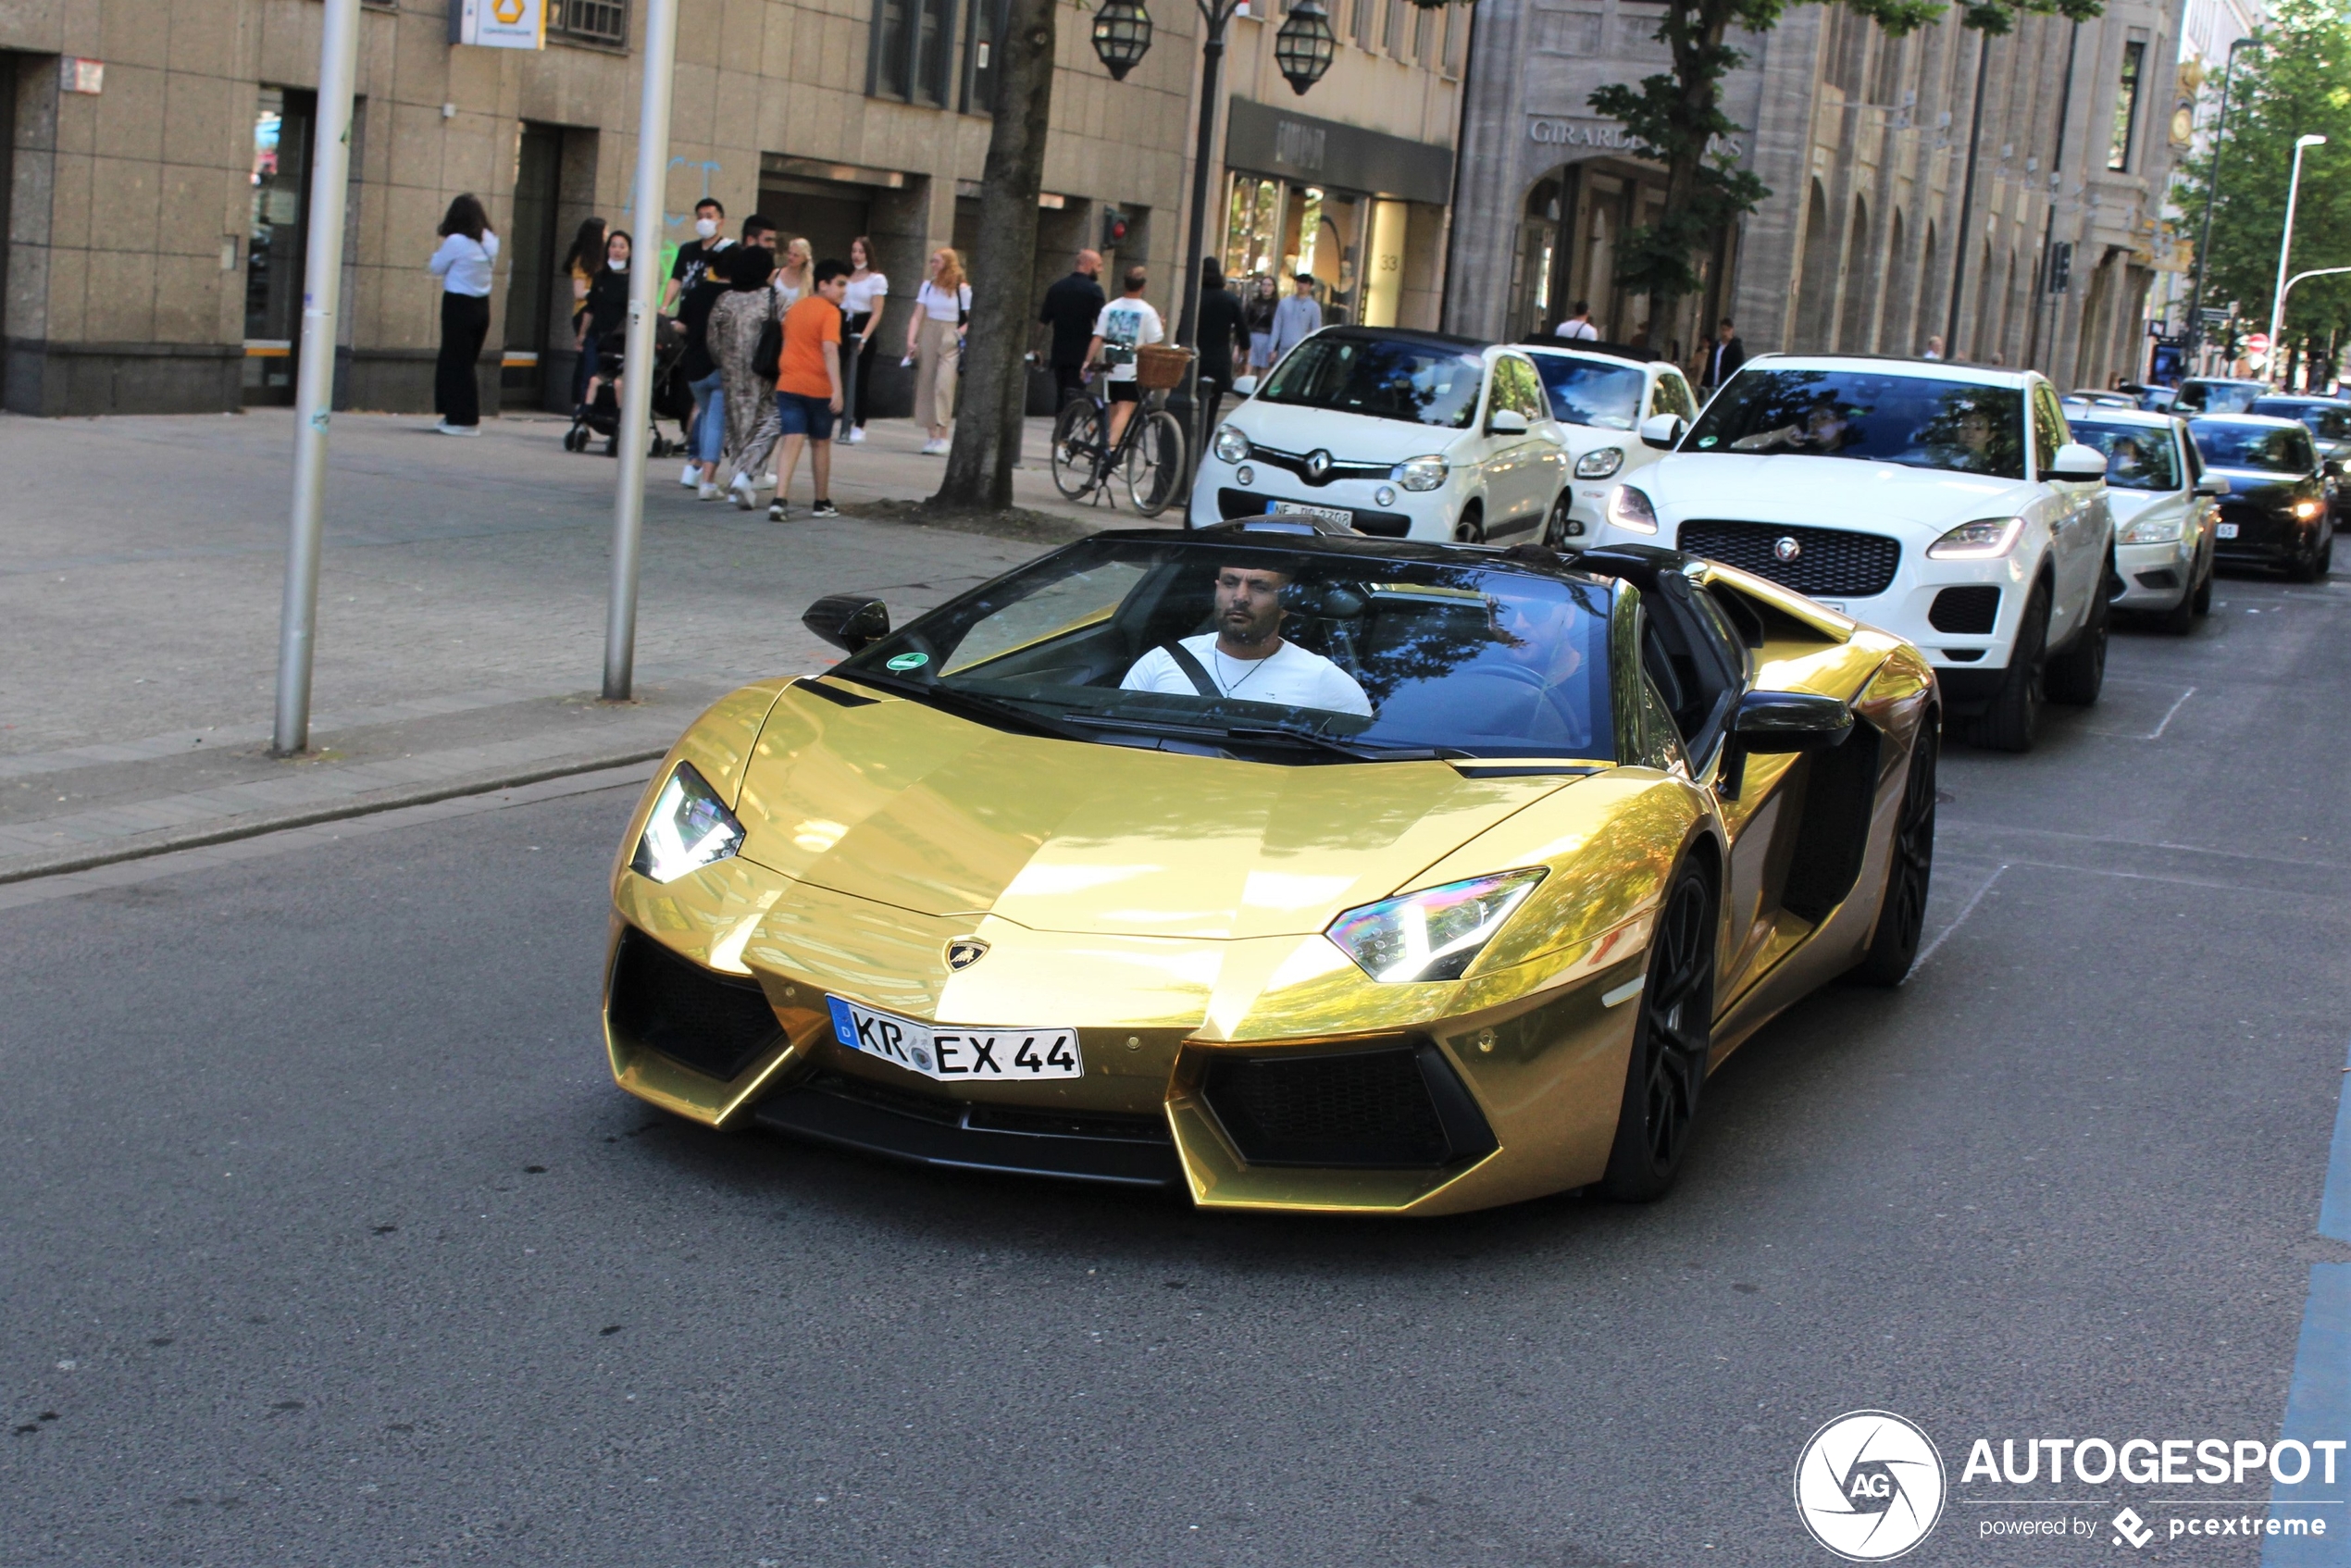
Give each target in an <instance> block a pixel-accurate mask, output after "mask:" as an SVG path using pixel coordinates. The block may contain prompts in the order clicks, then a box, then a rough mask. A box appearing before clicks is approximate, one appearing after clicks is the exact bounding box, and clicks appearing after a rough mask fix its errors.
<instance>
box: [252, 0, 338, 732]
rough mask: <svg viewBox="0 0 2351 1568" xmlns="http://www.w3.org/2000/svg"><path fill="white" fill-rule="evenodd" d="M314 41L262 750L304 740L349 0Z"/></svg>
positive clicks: (330, 396) (322, 503)
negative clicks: (280, 593) (280, 545)
mask: <svg viewBox="0 0 2351 1568" xmlns="http://www.w3.org/2000/svg"><path fill="white" fill-rule="evenodd" d="M322 20H323V24H324V25H323V29H322V31H321V33H320V36H319V39H318V111H317V132H316V135H315V138H314V139H315V142H316V147H315V149H314V151H313V152H312V155H311V162H310V211H309V215H308V216H309V219H310V235H309V244H308V246H307V248H306V250H305V254H304V256H303V275H302V276H303V292H302V346H301V350H300V353H301V355H302V357H301V359H300V361H299V362H298V364H297V367H296V379H295V382H294V482H293V520H292V529H290V531H289V533H288V537H287V541H286V596H285V602H284V604H283V605H282V606H281V607H280V610H279V612H278V719H277V725H276V728H274V729H273V730H272V731H271V734H270V741H269V752H270V754H271V755H272V756H280V757H283V756H292V754H293V753H297V752H299V751H301V750H303V749H304V748H305V746H307V745H309V744H310V666H311V660H312V657H313V656H314V654H315V653H317V633H318V543H319V536H320V533H321V531H322V529H323V526H324V519H325V513H326V504H327V420H328V417H329V415H330V410H331V409H332V407H333V405H334V393H335V327H336V323H337V322H338V321H339V320H340V319H341V317H342V220H343V195H344V191H345V188H346V186H347V184H348V182H349V180H350V176H351V105H352V91H353V85H352V84H353V78H354V77H355V76H356V74H357V72H358V61H359V0H327V3H326V6H325V15H324V17H323V19H322Z"/></svg>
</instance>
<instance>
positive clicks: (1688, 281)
mask: <svg viewBox="0 0 2351 1568" xmlns="http://www.w3.org/2000/svg"><path fill="white" fill-rule="evenodd" d="M1791 3H1792V0H1667V3H1666V6H1665V15H1664V17H1663V18H1662V19H1661V20H1660V21H1659V22H1658V24H1657V32H1656V34H1655V36H1656V38H1657V41H1658V42H1659V43H1661V44H1664V45H1666V47H1667V48H1669V49H1670V50H1672V51H1673V69H1672V70H1671V71H1670V72H1660V73H1659V74H1657V75H1655V76H1648V77H1644V78H1642V79H1641V81H1638V82H1635V83H1626V82H1611V83H1610V84H1609V85H1608V86H1606V87H1603V88H1601V89H1599V90H1598V92H1596V93H1593V94H1592V96H1591V105H1592V107H1593V109H1594V110H1595V111H1596V112H1598V113H1599V114H1603V115H1607V116H1608V117H1610V118H1612V119H1616V120H1620V121H1622V122H1623V125H1624V128H1625V130H1626V131H1628V132H1629V133H1630V134H1631V135H1632V136H1633V138H1634V139H1635V140H1636V141H1638V142H1640V143H1644V144H1645V145H1647V146H1648V148H1649V149H1650V152H1651V154H1652V155H1653V156H1655V157H1656V158H1657V159H1658V160H1659V161H1660V162H1661V163H1663V164H1664V165H1665V205H1664V207H1663V209H1662V211H1661V215H1660V217H1659V218H1658V220H1657V221H1656V222H1655V223H1652V224H1648V225H1645V226H1644V227H1642V228H1639V229H1636V230H1632V231H1631V232H1630V233H1629V234H1627V235H1626V236H1625V239H1624V243H1623V248H1622V249H1621V250H1620V251H1619V252H1618V260H1617V268H1616V279H1617V281H1618V282H1620V283H1622V284H1623V285H1625V286H1626V287H1628V288H1632V289H1637V290H1640V291H1643V292H1647V293H1648V296H1649V301H1650V319H1651V320H1652V321H1659V322H1662V321H1664V320H1665V319H1667V317H1668V315H1669V313H1670V312H1671V310H1672V308H1673V303H1674V301H1676V300H1678V299H1680V298H1681V297H1683V296H1684V295H1686V294H1690V293H1695V292H1698V258H1699V257H1701V256H1703V255H1707V254H1708V253H1709V252H1710V251H1711V250H1712V249H1713V248H1714V245H1715V243H1717V242H1718V241H1719V240H1720V238H1721V237H1722V235H1723V232H1724V231H1725V230H1728V229H1729V227H1730V226H1731V225H1732V224H1733V223H1735V222H1736V221H1737V220H1738V219H1739V218H1742V217H1744V216H1746V215H1747V214H1748V213H1750V212H1753V211H1754V210H1755V209H1756V207H1757V206H1758V205H1760V204H1761V202H1762V201H1763V199H1764V198H1765V197H1766V196H1769V195H1770V194H1771V192H1770V190H1768V189H1767V188H1766V187H1765V186H1764V184H1763V182H1762V181H1761V180H1758V179H1757V178H1756V177H1755V176H1754V175H1753V174H1751V173H1749V172H1748V170H1746V169H1743V168H1738V167H1737V164H1736V162H1735V159H1733V158H1732V157H1731V156H1729V155H1728V153H1727V152H1724V151H1721V150H1719V143H1718V142H1717V138H1727V137H1730V136H1734V135H1736V134H1738V133H1739V132H1740V131H1741V130H1742V127H1740V126H1738V125H1737V124H1735V123H1734V122H1733V120H1732V119H1731V118H1730V117H1729V116H1728V115H1726V114H1724V113H1723V78H1724V77H1725V76H1727V75H1729V74H1730V73H1731V72H1732V71H1734V70H1735V69H1737V68H1739V67H1740V66H1741V65H1742V64H1744V63H1745V62H1746V59H1747V56H1745V55H1744V54H1742V53H1741V52H1740V51H1739V50H1737V49H1735V48H1734V47H1732V46H1731V45H1730V44H1728V43H1727V42H1725V40H1726V39H1727V38H1728V37H1729V35H1730V33H1731V31H1732V30H1733V29H1741V30H1744V31H1748V32H1769V31H1771V30H1772V29H1773V28H1775V27H1777V26H1778V25H1779V23H1780V19H1781V18H1782V17H1784V16H1785V15H1786V13H1787V9H1788V6H1789V5H1790V4H1791ZM1793 3H1797V4H1801V3H1803V0H1793ZM1845 4H1846V6H1847V8H1848V9H1849V10H1851V11H1852V12H1854V14H1856V15H1857V16H1863V17H1868V18H1870V19H1872V20H1873V21H1875V22H1876V23H1877V24H1878V26H1879V27H1881V28H1883V29H1884V30H1885V31H1886V32H1887V33H1888V34H1889V35H1891V36H1894V37H1897V38H1898V37H1900V36H1902V35H1903V34H1905V33H1908V32H1911V31H1915V30H1917V29H1918V28H1921V27H1923V26H1925V25H1926V24H1927V23H1929V22H1932V21H1934V20H1935V19H1938V18H1939V17H1941V16H1942V15H1943V13H1944V12H1945V11H1946V10H1947V9H1948V6H1947V5H1946V3H1945V0H1845ZM2101 9H2102V5H2101V0H1967V3H1965V4H1962V6H1960V13H1961V16H1962V18H1963V19H1964V21H1965V23H1966V25H1967V26H1968V27H1969V28H1971V29H1972V30H1973V31H1977V32H1981V33H1986V34H1990V35H1994V36H1997V35H1999V34H2002V33H2006V32H2008V31H2010V29H2012V28H2013V27H2014V26H2015V22H2016V18H2017V17H2018V15H2019V14H2021V13H2032V14H2034V15H2039V16H2062V17H2067V18H2070V19H2073V20H2075V21H2083V20H2086V19H2089V18H2092V17H2095V16H2097V15H2098V14H2099V12H2100V10H2101Z"/></svg>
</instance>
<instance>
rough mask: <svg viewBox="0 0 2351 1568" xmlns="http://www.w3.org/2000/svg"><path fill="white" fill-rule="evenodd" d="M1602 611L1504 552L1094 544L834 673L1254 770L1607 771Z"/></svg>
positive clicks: (1601, 604) (1065, 732) (1584, 593)
mask: <svg viewBox="0 0 2351 1568" xmlns="http://www.w3.org/2000/svg"><path fill="white" fill-rule="evenodd" d="M1609 610H1610V590H1609V588H1608V586H1607V585H1606V584H1605V583H1601V582H1596V581H1588V580H1583V579H1562V578H1560V577H1558V576H1555V575H1551V574H1549V573H1545V572H1539V571H1536V570H1532V569H1526V568H1521V567H1517V566H1504V565H1500V564H1492V565H1489V564H1486V563H1483V562H1479V563H1471V564H1454V563H1449V562H1431V561H1424V560H1388V559H1383V558H1380V557H1379V556H1378V555H1376V554H1369V553H1366V554H1353V553H1350V554H1339V553H1337V552H1323V551H1301V550H1297V549H1288V550H1285V549H1282V548H1280V547H1278V546H1275V545H1269V544H1267V543H1265V542H1263V541H1235V542H1231V543H1225V542H1222V541H1213V540H1199V539H1194V540H1181V539H1179V540H1170V541H1138V540H1133V539H1125V540H1121V539H1113V538H1099V537H1098V538H1095V539H1091V540H1087V541H1082V542H1079V543H1076V544H1072V545H1069V546H1066V547H1064V549H1062V550H1059V551H1057V552H1055V553H1054V554H1051V555H1048V556H1046V557H1044V558H1043V559H1041V560H1039V561H1036V562H1032V563H1031V564H1030V565H1028V566H1024V567H1022V568H1020V569H1019V570H1017V571H1014V572H1013V573H1011V574H1009V575H1007V576H1005V577H1002V578H999V579H996V580H995V581H994V582H991V583H988V584H986V585H984V586H982V587H980V588H978V589H975V590H974V591H971V592H969V593H967V594H964V596H963V597H961V598H958V599H954V600H952V601H950V602H949V603H947V604H943V605H941V606H939V608H938V609H936V610H934V611H932V612H930V613H929V614H928V615H926V616H921V617H919V618H917V619H915V620H913V621H910V622H908V623H907V624H906V626H904V627H903V628H901V629H899V630H898V631H896V632H893V633H892V634H890V635H889V637H887V638H884V639H883V640H881V641H879V642H877V643H874V644H872V645H871V646H869V647H867V648H865V649H864V650H862V651H861V652H859V653H857V654H855V655H854V656H853V657H852V658H850V659H847V660H845V661H843V662H842V663H841V664H840V666H836V671H835V673H836V674H839V675H843V676H847V677H850V678H853V679H858V680H863V681H865V682H866V683H868V684H871V685H876V686H880V687H884V688H886V689H889V690H893V691H900V692H902V694H904V695H906V696H908V697H911V698H914V699H916V700H920V701H928V702H931V703H934V704H935V705H937V706H939V707H942V708H946V709H948V710H950V711H952V712H956V713H959V714H963V715H964V716H968V717H974V718H977V719H979V720H980V721H981V722H996V723H999V724H1001V725H1004V726H1005V727H1007V728H1034V729H1038V730H1040V731H1042V732H1044V733H1047V734H1052V735H1061V736H1066V737H1070V738H1073V739H1081V740H1096V741H1102V742H1109V743H1117V744H1125V745H1141V746H1156V747H1159V748H1160V749H1162V750H1167V751H1176V752H1194V753H1208V754H1226V755H1234V756H1241V757H1246V758H1248V759H1250V760H1252V761H1263V762H1278V763H1314V762H1347V761H1371V762H1377V761H1383V760H1421V759H1426V758H1430V757H1433V756H1438V755H1443V756H1449V757H1466V756H1501V757H1545V758H1559V759H1584V760H1590V761H1594V762H1602V763H1604V762H1607V761H1610V760H1612V759H1613V758H1614V756H1615V729H1614V725H1613V719H1612V717H1611V707H1610V697H1609V691H1610V686H1609V678H1608V646H1609V643H1608V628H1609ZM1237 655H1238V656H1237Z"/></svg>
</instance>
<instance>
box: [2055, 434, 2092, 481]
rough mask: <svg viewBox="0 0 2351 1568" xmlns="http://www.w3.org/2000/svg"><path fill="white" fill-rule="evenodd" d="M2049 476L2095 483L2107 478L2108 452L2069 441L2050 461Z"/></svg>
mask: <svg viewBox="0 0 2351 1568" xmlns="http://www.w3.org/2000/svg"><path fill="white" fill-rule="evenodd" d="M2049 478H2051V479H2063V480H2065V481H2067V482H2068V483H2070V484H2095V483H2096V482H2097V481H2098V480H2100V479H2105V478H2106V454H2105V453H2103V452H2100V451H2099V450H2098V449H2097V448H2096V447H2095V446H2084V445H2083V444H2082V443H2081V442H2078V441H2070V442H2066V443H2065V444H2064V445H2063V446H2060V447H2059V448H2058V449H2057V456H2056V457H2055V458H2054V459H2052V460H2051V461H2050V463H2049Z"/></svg>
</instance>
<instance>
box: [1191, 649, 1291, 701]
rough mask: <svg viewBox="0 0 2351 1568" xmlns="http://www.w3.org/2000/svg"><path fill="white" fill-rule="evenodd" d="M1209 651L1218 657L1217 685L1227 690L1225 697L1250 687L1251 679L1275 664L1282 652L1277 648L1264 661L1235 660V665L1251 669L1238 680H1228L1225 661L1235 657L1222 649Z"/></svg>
mask: <svg viewBox="0 0 2351 1568" xmlns="http://www.w3.org/2000/svg"><path fill="white" fill-rule="evenodd" d="M1209 651H1210V652H1211V653H1214V654H1215V655H1216V683H1217V684H1218V685H1219V686H1222V687H1223V688H1224V689H1225V696H1227V697H1229V696H1231V695H1232V694H1233V693H1234V692H1236V691H1239V690H1240V689H1241V688H1242V687H1243V686H1246V685H1248V684H1249V678H1250V676H1252V675H1255V674H1256V673H1257V672H1258V671H1259V670H1261V669H1263V668H1264V667H1265V666H1267V665H1269V664H1272V663H1273V662H1274V656H1275V653H1280V652H1281V650H1280V649H1279V648H1278V647H1277V648H1275V650H1274V653H1268V654H1266V655H1265V656H1264V657H1263V658H1262V659H1233V662H1234V663H1235V664H1237V665H1247V666H1249V668H1248V670H1246V671H1245V672H1244V673H1243V674H1242V676H1241V678H1239V679H1238V680H1226V679H1225V660H1226V659H1232V658H1233V656H1232V655H1231V654H1230V653H1226V652H1225V650H1224V649H1222V648H1217V647H1213V646H1212V647H1211V648H1210V650H1209Z"/></svg>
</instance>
